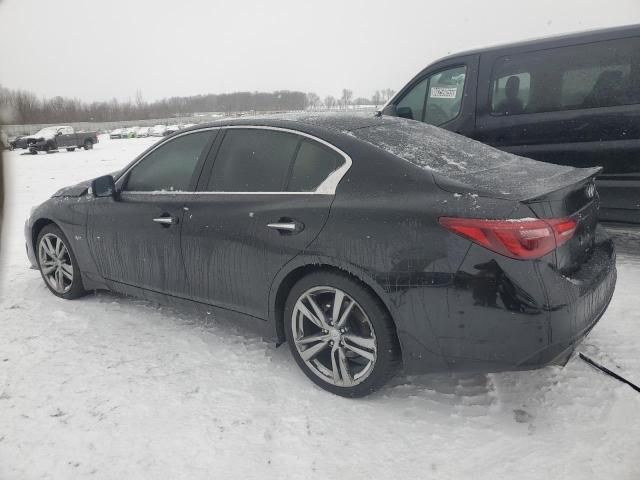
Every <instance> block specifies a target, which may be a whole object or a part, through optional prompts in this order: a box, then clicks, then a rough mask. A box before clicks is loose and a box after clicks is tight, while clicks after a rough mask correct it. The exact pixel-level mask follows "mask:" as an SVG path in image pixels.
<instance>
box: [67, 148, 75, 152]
mask: <svg viewBox="0 0 640 480" xmlns="http://www.w3.org/2000/svg"><path fill="white" fill-rule="evenodd" d="M75 151H76V147H72V148H67V152H75Z"/></svg>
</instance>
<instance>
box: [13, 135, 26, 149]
mask: <svg viewBox="0 0 640 480" xmlns="http://www.w3.org/2000/svg"><path fill="white" fill-rule="evenodd" d="M9 144H10V145H11V147H12V148H27V136H26V135H17V136H15V137H13V138H10V139H9Z"/></svg>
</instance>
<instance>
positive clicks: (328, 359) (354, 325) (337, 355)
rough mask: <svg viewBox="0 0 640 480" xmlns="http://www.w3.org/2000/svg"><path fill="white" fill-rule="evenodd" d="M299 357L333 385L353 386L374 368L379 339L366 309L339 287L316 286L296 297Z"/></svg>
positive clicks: (295, 338) (295, 330) (295, 337)
mask: <svg viewBox="0 0 640 480" xmlns="http://www.w3.org/2000/svg"><path fill="white" fill-rule="evenodd" d="M291 322H292V323H291V327H292V328H291V330H292V332H293V341H294V344H295V347H296V350H297V352H298V354H299V355H300V358H301V359H302V360H303V361H304V362H305V364H306V365H307V367H308V368H309V369H310V370H311V371H312V372H313V373H314V374H315V375H317V376H318V377H319V378H321V379H322V380H324V381H325V382H327V383H330V384H331V385H335V386H340V387H352V386H354V385H357V384H359V383H361V382H363V381H364V380H365V379H366V378H367V377H368V376H369V375H370V374H371V372H372V371H373V369H374V367H375V364H376V359H377V341H376V336H375V332H374V329H373V324H372V323H371V321H370V320H369V317H368V316H367V314H366V313H365V311H364V309H363V308H362V307H361V306H360V305H359V304H358V302H356V301H355V300H354V299H353V298H352V297H350V296H349V295H347V294H346V293H345V292H343V291H342V290H340V289H338V288H334V287H329V286H320V287H314V288H311V289H309V290H307V291H306V292H304V293H303V294H302V295H301V296H300V297H299V298H298V300H297V301H296V303H295V306H294V308H293V314H292V317H291Z"/></svg>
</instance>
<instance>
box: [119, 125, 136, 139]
mask: <svg viewBox="0 0 640 480" xmlns="http://www.w3.org/2000/svg"><path fill="white" fill-rule="evenodd" d="M133 137H135V130H134V129H133V127H127V128H123V129H122V137H121V138H133Z"/></svg>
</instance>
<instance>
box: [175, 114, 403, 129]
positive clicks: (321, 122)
mask: <svg viewBox="0 0 640 480" xmlns="http://www.w3.org/2000/svg"><path fill="white" fill-rule="evenodd" d="M396 120H397V119H396V118H395V117H380V116H377V115H376V114H375V113H374V112H358V113H347V112H343V113H336V112H289V113H277V114H264V115H250V116H243V117H235V118H226V119H222V120H216V121H213V122H209V123H201V124H198V125H195V126H193V127H189V128H188V129H186V130H197V129H201V128H207V127H225V126H229V127H231V126H271V127H281V128H282V127H285V128H286V127H288V128H291V129H293V130H301V131H304V130H305V127H315V128H320V129H326V130H332V131H334V132H341V133H349V132H352V131H354V130H357V129H360V128H367V127H370V126H374V125H380V124H381V123H387V122H394V121H396Z"/></svg>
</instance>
